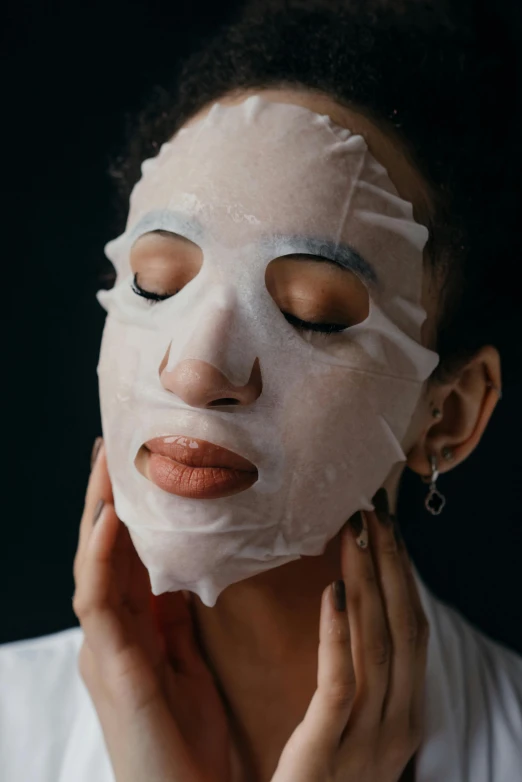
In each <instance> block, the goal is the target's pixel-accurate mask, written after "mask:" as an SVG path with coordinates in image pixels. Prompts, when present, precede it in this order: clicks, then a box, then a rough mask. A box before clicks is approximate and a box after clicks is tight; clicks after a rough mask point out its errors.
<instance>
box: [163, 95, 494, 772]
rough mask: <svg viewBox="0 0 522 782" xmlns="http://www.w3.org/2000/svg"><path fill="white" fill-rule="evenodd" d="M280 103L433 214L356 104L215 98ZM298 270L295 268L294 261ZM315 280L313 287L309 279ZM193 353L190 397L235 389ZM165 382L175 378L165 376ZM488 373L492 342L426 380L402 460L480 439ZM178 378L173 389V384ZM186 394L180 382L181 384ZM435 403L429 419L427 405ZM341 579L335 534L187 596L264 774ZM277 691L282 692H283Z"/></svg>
mask: <svg viewBox="0 0 522 782" xmlns="http://www.w3.org/2000/svg"><path fill="white" fill-rule="evenodd" d="M254 92H255V93H258V94H260V95H262V96H263V97H265V98H267V99H269V100H273V101H281V102H284V103H294V104H296V105H300V106H304V107H306V108H309V109H311V110H312V111H316V112H319V113H322V114H328V115H329V116H330V117H331V118H332V120H333V121H334V122H336V123H337V124H339V125H341V126H344V127H347V128H349V129H350V130H352V131H353V132H354V133H360V134H361V135H362V136H364V138H365V140H366V143H367V144H368V147H369V149H370V151H371V153H372V154H373V156H374V157H375V158H376V159H377V160H378V161H379V162H380V163H381V164H382V165H383V166H384V167H385V168H386V169H387V171H388V173H389V176H390V178H391V180H392V182H393V183H394V185H395V187H396V188H397V190H398V192H399V194H400V195H401V197H402V198H404V199H406V200H408V201H410V202H411V203H412V204H413V207H414V216H415V219H416V220H417V221H418V222H420V223H423V224H424V225H428V220H429V217H430V213H431V209H432V207H431V199H430V194H429V188H428V187H427V185H426V183H425V181H424V180H423V179H422V177H421V176H420V174H419V173H418V171H417V170H416V168H415V167H414V165H413V163H412V162H411V161H410V160H409V159H408V157H407V155H406V154H405V152H404V150H403V149H402V147H401V145H400V144H399V143H398V142H397V140H396V139H394V138H392V136H391V134H390V133H389V132H386V133H385V132H384V131H383V130H381V129H380V128H378V127H377V126H376V125H375V124H374V123H373V122H372V121H370V120H369V119H368V118H367V117H365V116H363V115H362V114H361V113H359V112H356V111H354V110H351V109H347V108H346V107H344V106H341V105H339V104H338V103H337V102H335V101H334V100H332V99H330V98H329V97H327V96H324V95H319V94H314V93H312V92H310V91H300V90H286V89H285V90H282V89H281V90H279V89H270V90H255V91H253V90H251V91H242V92H241V93H238V94H231V95H229V96H227V97H226V98H223V99H221V102H222V103H225V104H228V105H233V104H237V103H241V102H242V101H244V100H245V99H246V98H247V97H248V96H249V95H251V94H254ZM207 111H208V109H205V110H204V111H201V112H199V113H198V114H197V115H195V116H194V117H193V118H192V119H191V120H190V121H189V122H188V123H187V125H189V124H191V122H194V121H196V120H197V119H200V118H201V117H203V116H204V115H205V114H206V113H207ZM301 269H302V267H301ZM315 289H317V286H315ZM438 290H439V285H438V283H437V281H436V280H434V279H433V278H432V275H431V274H429V272H428V270H426V272H425V284H424V292H423V305H424V307H425V308H426V310H427V312H428V318H427V320H426V322H425V324H424V327H423V344H425V345H427V346H429V347H431V346H432V345H433V340H434V336H435V333H436V322H437V307H438ZM197 365H198V362H196V361H194V362H192V367H191V369H189V368H185V374H186V373H187V372H190V377H189V378H187V377H185V382H186V383H187V385H190V387H191V396H192V404H194V402H195V403H196V404H197V398H198V391H199V394H201V395H203V396H204V397H205V399H206V400H207V402H206V403H207V404H208V403H209V402H210V401H211V399H212V387H213V386H214V388H215V393H216V396H215V397H214V398H218V397H223V396H227V397H228V396H232V397H234V390H233V389H232V388H229V389H228V390H227V391H225V390H224V388H223V383H225V386H226V385H227V381H226V378H224V377H223V376H220V375H219V373H218V372H217V371H216V370H215V369H214V368H212V367H210V366H208V365H204V364H202V365H201V366H197ZM169 380H170V382H172V378H169ZM488 380H490V381H492V382H493V383H494V385H495V386H497V387H498V388H500V386H501V377H500V357H499V355H498V351H497V350H496V349H495V348H494V347H491V346H486V347H484V348H483V349H482V350H481V351H480V352H479V353H478V354H476V356H475V357H474V359H473V360H472V361H471V362H470V363H469V364H468V365H467V366H466V367H465V368H464V369H463V370H462V372H460V373H459V375H458V376H456V377H454V378H452V380H451V381H450V382H447V383H444V384H438V385H437V386H431V387H428V388H427V392H426V394H425V398H424V400H423V403H422V404H421V406H420V408H419V411H418V415H417V416H416V417H415V420H413V421H412V424H411V427H410V431H409V432H408V436H407V443H406V445H407V447H406V448H405V452H406V453H407V455H408V462H407V464H408V466H409V467H410V468H411V469H412V470H413V471H414V472H416V473H418V474H419V475H429V474H430V465H429V461H428V454H429V453H432V452H435V453H437V454H439V455H440V452H441V449H442V448H443V447H444V446H449V447H451V448H452V449H453V452H454V459H453V461H452V463H451V465H448V464H447V463H445V462H444V461H443V460H442V459H440V458H439V466H440V471H441V472H445V471H446V470H448V469H453V468H454V467H456V466H457V465H458V464H460V462H462V461H464V459H466V458H467V457H468V456H469V455H470V454H471V453H472V451H473V450H474V449H475V447H476V446H477V445H478V443H479V441H480V438H481V436H482V434H483V432H484V430H485V427H486V425H487V423H488V421H489V419H490V416H491V414H492V412H493V409H494V407H495V405H496V402H497V399H498V396H497V393H496V392H495V391H494V389H492V388H490V387H488V386H487V385H486V383H487V381H488ZM258 387H259V379H258V378H257V377H256V376H255V373H253V376H252V377H251V379H250V382H249V384H248V386H247V387H245V388H244V389H243V390H242V394H236V397H235V398H237V399H238V401H239V403H240V404H241V403H243V404H245V403H248V402H249V401H251V400H252V397H255V396H256V395H257V394H258ZM179 390H180V389H179V388H178V387H177V392H178V393H179ZM181 393H183V388H181ZM430 403H432V405H433V407H436V408H438V409H440V410H441V411H442V414H443V415H442V418H440V419H438V420H435V419H434V418H433V415H432V413H431V406H430ZM402 469H403V468H401V469H398V470H396V471H395V473H394V474H393V475H391V476H390V477H389V479H388V481H387V483H386V488H387V490H388V494H389V497H390V506H391V508H392V511H394V510H395V506H396V500H397V490H398V484H399V480H400V476H401V473H402ZM338 578H341V566H340V533H339V535H337V536H336V537H335V538H333V539H332V541H331V542H330V543H329V545H328V547H327V549H326V551H325V553H324V554H323V555H322V556H319V557H303V558H302V559H300V560H299V561H297V562H291V563H289V564H288V565H284V566H282V567H279V568H276V569H274V570H270V571H268V572H266V573H262V574H260V575H258V576H255V577H253V578H250V579H248V580H246V581H243V582H240V583H237V584H233V585H231V586H230V587H228V588H227V589H226V590H225V591H224V592H223V593H222V595H221V596H220V598H219V599H218V601H217V604H216V606H215V607H214V608H208V607H206V606H205V605H203V603H202V602H201V601H200V600H199V598H198V597H196V596H194V606H195V610H196V616H197V624H198V627H199V633H200V643H201V645H202V647H203V649H204V650H205V653H206V656H207V658H208V661H209V664H210V665H211V667H212V669H213V671H214V672H215V674H216V675H217V677H218V680H219V682H220V683H221V686H222V689H223V691H224V693H225V695H226V698H227V701H228V703H229V704H230V708H231V711H232V713H233V714H234V716H235V718H236V719H237V722H238V724H240V725H241V726H242V737H241V742H242V744H243V745H244V747H245V748H246V749H247V750H248V754H249V755H250V757H251V758H252V762H253V765H254V767H255V768H256V769H258V770H259V772H260V773H261V776H262V777H263V778H269V770H270V769H273V768H274V767H275V765H276V764H277V759H278V758H279V756H280V753H281V751H282V748H283V746H284V744H285V742H286V741H287V739H288V737H289V735H290V734H291V732H292V730H293V729H294V728H295V726H296V725H297V724H298V723H299V721H300V720H301V719H302V717H303V715H304V713H305V712H306V709H307V707H308V704H309V702H310V699H311V697H312V695H313V693H314V690H315V688H316V684H317V627H318V623H319V609H320V596H321V593H322V591H323V590H324V588H325V586H326V585H327V584H328V583H330V582H332V581H334V580H336V579H338ZM281 693H284V698H282V697H281Z"/></svg>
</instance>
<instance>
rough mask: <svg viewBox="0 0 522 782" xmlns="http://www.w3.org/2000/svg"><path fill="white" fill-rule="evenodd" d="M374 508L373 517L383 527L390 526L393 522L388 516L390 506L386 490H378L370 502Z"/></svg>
mask: <svg viewBox="0 0 522 782" xmlns="http://www.w3.org/2000/svg"><path fill="white" fill-rule="evenodd" d="M372 502H373V504H374V506H375V515H376V516H377V518H378V519H379V521H380V522H381V524H382V525H383V526H384V527H389V526H391V523H392V521H393V519H392V517H391V516H390V504H389V502H388V492H387V491H386V489H383V488H380V489H379V490H378V491H377V492H376V494H375V497H374V498H373V500H372Z"/></svg>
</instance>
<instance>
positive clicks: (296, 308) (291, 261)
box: [265, 254, 370, 336]
mask: <svg viewBox="0 0 522 782" xmlns="http://www.w3.org/2000/svg"><path fill="white" fill-rule="evenodd" d="M265 284H266V288H267V291H268V293H269V294H270V296H271V297H272V299H273V300H274V302H275V304H277V306H278V308H279V309H280V310H281V312H282V314H283V315H284V317H285V318H286V320H287V321H288V322H289V323H290V324H291V325H292V326H294V327H295V328H296V329H297V330H298V331H309V332H310V333H312V332H314V331H315V332H322V333H323V334H326V335H327V336H328V335H332V334H335V333H339V332H341V331H344V330H345V329H348V328H350V327H351V326H355V325H358V324H359V323H362V322H363V321H364V320H366V319H367V317H368V315H369V312H370V297H369V293H368V288H367V287H366V285H365V284H364V283H363V281H362V280H361V279H360V278H359V277H358V276H357V275H356V274H355V273H354V272H352V271H351V270H350V269H346V268H343V267H341V266H339V265H338V264H336V263H333V262H331V261H329V260H328V259H324V258H320V257H318V256H307V255H297V254H295V255H285V256H281V257H280V258H275V259H274V260H272V261H270V263H269V264H268V266H267V268H266V272H265Z"/></svg>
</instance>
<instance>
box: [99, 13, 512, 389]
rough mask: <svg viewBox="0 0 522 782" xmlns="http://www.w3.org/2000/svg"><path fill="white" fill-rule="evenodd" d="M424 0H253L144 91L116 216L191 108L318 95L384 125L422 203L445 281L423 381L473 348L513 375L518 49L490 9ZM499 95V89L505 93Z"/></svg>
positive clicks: (120, 172) (454, 366)
mask: <svg viewBox="0 0 522 782" xmlns="http://www.w3.org/2000/svg"><path fill="white" fill-rule="evenodd" d="M464 6H465V3H464V2H463V1H462V2H461V3H460V11H459V14H457V13H456V12H455V11H449V10H448V9H447V8H445V6H444V4H442V3H440V2H439V3H436V2H435V0H433V2H429V1H428V0H388V1H387V0H380V1H379V0H373V2H372V0H364V1H362V2H361V1H360V0H338V1H337V2H336V1H335V0H309V1H308V2H307V0H289V1H287V2H284V0H279V1H278V0H274V1H273V2H270V0H255V1H254V2H250V3H248V4H247V5H245V6H243V7H242V8H241V9H240V11H239V13H238V14H237V15H236V18H234V19H233V20H232V21H231V22H229V23H227V24H225V25H223V26H222V27H221V28H220V29H218V30H217V32H215V33H214V34H213V36H211V37H210V38H208V39H207V40H205V41H202V42H201V46H200V48H199V49H198V50H197V51H195V52H193V53H192V54H191V55H190V56H189V57H188V59H187V60H186V61H185V63H184V65H183V67H182V68H181V70H180V74H179V76H178V77H177V78H176V79H175V83H174V84H173V85H172V86H171V87H169V88H165V87H161V88H158V87H157V88H155V90H154V91H153V94H152V96H151V97H150V98H149V99H148V101H147V103H146V105H145V107H144V108H143V109H142V111H141V112H140V113H139V115H138V116H137V117H135V118H134V119H133V120H132V121H131V123H130V127H129V128H128V130H127V135H128V138H127V144H126V151H125V154H124V155H122V156H119V157H118V158H117V159H116V161H115V162H114V163H113V164H112V166H111V174H112V175H113V176H114V178H115V180H116V182H117V186H118V190H119V195H120V196H121V201H120V203H121V205H122V206H124V211H125V212H126V210H127V207H128V198H129V195H130V191H131V190H132V188H133V186H134V184H135V183H136V182H137V180H138V179H139V177H140V175H141V170H140V169H141V162H142V161H143V159H145V158H147V157H153V156H154V155H155V154H156V153H157V152H158V150H159V148H160V146H161V144H162V143H163V142H165V141H167V140H169V139H170V138H171V137H172V136H173V135H174V134H175V133H176V131H177V130H178V129H179V128H180V127H181V126H182V125H183V124H184V123H185V122H186V121H187V120H188V119H189V118H190V117H191V116H193V115H194V114H195V113H197V112H198V111H199V110H200V109H202V108H203V107H205V106H206V105H207V104H209V103H210V102H213V101H215V100H217V99H219V98H220V97H223V96H224V95H225V94H227V93H230V92H232V91H236V90H241V89H243V88H264V87H272V88H273V87H290V88H294V89H295V88H298V89H302V88H304V89H309V90H315V91H319V92H321V93H325V94H326V95H328V96H330V97H333V98H334V99H335V100H336V101H338V102H339V103H340V104H343V105H345V106H348V107H352V108H354V109H356V110H359V111H361V112H363V113H365V114H366V115H367V116H369V117H370V118H371V119H372V120H373V121H374V122H375V123H376V124H378V125H379V126H380V127H382V128H383V129H384V130H385V131H387V132H389V133H392V134H394V136H395V138H396V139H397V140H398V141H399V142H400V143H401V144H402V148H403V149H404V150H405V153H406V154H408V156H409V157H410V159H411V160H412V161H413V162H414V164H415V165H416V166H417V168H418V169H419V171H420V172H421V173H422V175H423V176H424V178H425V180H426V182H427V184H428V185H429V188H430V191H431V200H432V203H433V206H434V210H433V217H432V220H431V224H430V225H429V229H430V240H429V243H428V248H427V249H428V252H427V256H428V263H430V264H432V265H433V266H434V267H435V269H436V270H437V271H441V272H442V274H441V278H442V280H443V284H442V290H441V296H440V304H439V315H438V324H437V344H436V345H435V349H436V350H437V351H438V352H439V353H440V355H441V364H440V365H439V367H438V368H437V369H436V370H435V372H434V376H433V379H443V378H444V377H446V376H447V375H448V374H450V375H451V374H452V373H453V372H454V371H456V370H458V369H459V368H460V367H461V366H462V365H463V363H465V362H466V361H467V360H469V358H471V356H473V354H474V353H475V352H476V351H477V350H478V349H479V348H480V347H481V346H483V345H486V344H492V345H495V346H496V347H497V349H498V350H499V352H500V355H501V358H502V367H503V384H504V385H508V384H510V383H511V382H513V381H515V380H518V379H519V378H520V377H521V375H520V365H521V363H522V362H521V353H520V341H521V340H520V339H519V338H517V333H518V334H520V326H521V322H520V310H519V308H518V307H517V303H518V302H517V301H516V299H518V298H519V296H518V292H516V290H515V280H516V278H517V275H516V273H515V270H517V271H518V268H519V267H520V258H519V246H518V241H517V239H518V227H519V223H520V218H521V216H522V203H521V201H522V199H521V193H522V190H521V184H520V183H521V182H522V176H521V174H522V166H521V160H522V141H521V139H522V133H521V130H520V112H519V106H518V105H517V102H516V98H517V66H518V61H517V45H516V41H514V40H512V38H511V33H510V30H509V29H508V27H507V25H505V24H502V22H501V20H499V19H498V18H496V17H494V16H492V17H491V19H485V18H482V21H481V23H480V24H479V23H478V22H477V19H476V18H474V14H473V12H472V11H468V12H467V13H465V12H464V10H463V8H464ZM506 96H508V97H507V99H506Z"/></svg>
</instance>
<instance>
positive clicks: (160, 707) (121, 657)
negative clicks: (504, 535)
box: [73, 446, 230, 782]
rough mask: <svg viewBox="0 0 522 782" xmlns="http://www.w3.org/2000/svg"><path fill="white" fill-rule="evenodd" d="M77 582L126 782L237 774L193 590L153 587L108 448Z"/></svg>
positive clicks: (90, 668)
mask: <svg viewBox="0 0 522 782" xmlns="http://www.w3.org/2000/svg"><path fill="white" fill-rule="evenodd" d="M101 501H103V507H101V505H100V502H101ZM100 509H101V512H100ZM95 515H98V516H99V518H98V520H97V522H96V525H95V526H93V521H94V517H95ZM74 580H75V585H76V589H75V594H74V599H73V610H74V612H75V614H76V616H77V617H78V619H79V621H80V624H81V626H82V628H83V631H84V642H83V645H82V647H81V649H80V652H79V657H78V668H79V671H80V675H81V677H82V679H83V681H84V682H85V685H86V687H87V689H88V690H89V693H90V696H91V698H92V701H93V704H94V707H95V708H96V711H97V713H98V717H99V719H100V724H101V727H102V730H103V734H104V737H105V743H106V746H107V750H108V752H109V756H110V759H111V763H112V766H113V770H114V774H115V777H116V780H117V782H143V780H147V782H210V781H212V782H214V781H219V782H228V780H229V776H230V768H229V762H230V744H229V732H228V722H227V719H226V714H225V711H224V707H223V704H222V701H221V698H220V696H219V693H218V691H217V689H216V687H215V683H214V679H213V677H212V674H211V672H210V671H209V669H208V668H207V666H206V665H205V663H204V661H203V659H202V658H201V656H200V654H199V651H198V646H197V643H196V640H195V637H194V633H193V624H192V614H191V610H190V607H189V603H188V601H187V598H186V597H185V594H184V593H183V592H168V593H165V594H163V595H159V596H157V597H156V596H155V595H153V594H152V592H151V587H150V579H149V575H148V572H147V570H146V568H145V567H144V565H143V564H142V562H141V560H140V559H139V557H138V555H137V553H136V550H135V548H134V545H133V543H132V539H131V537H130V535H129V532H128V529H127V527H126V526H125V525H124V524H123V523H122V522H121V521H120V520H119V519H118V517H117V516H116V513H115V510H114V505H113V496H112V488H111V483H110V479H109V475H108V472H107V463H106V457H105V452H104V448H103V446H102V447H101V449H100V451H99V453H98V456H97V458H96V461H95V464H94V467H93V470H92V473H91V477H90V480H89V486H88V489H87V496H86V501H85V509H84V513H83V516H82V520H81V525H80V535H79V543H78V550H77V552H76V556H75V559H74Z"/></svg>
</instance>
